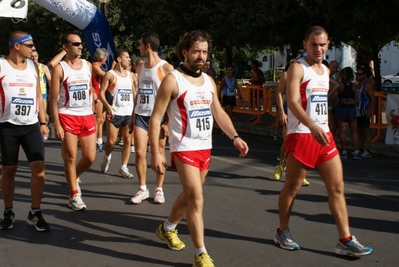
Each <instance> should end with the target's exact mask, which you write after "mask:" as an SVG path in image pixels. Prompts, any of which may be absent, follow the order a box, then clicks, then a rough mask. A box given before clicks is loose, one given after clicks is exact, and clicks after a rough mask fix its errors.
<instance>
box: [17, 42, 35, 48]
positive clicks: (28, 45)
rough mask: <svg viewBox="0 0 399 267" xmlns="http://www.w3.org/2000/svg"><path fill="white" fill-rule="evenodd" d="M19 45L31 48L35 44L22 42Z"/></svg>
mask: <svg viewBox="0 0 399 267" xmlns="http://www.w3.org/2000/svg"><path fill="white" fill-rule="evenodd" d="M20 45H23V46H26V47H29V48H33V47H34V46H35V44H24V43H20Z"/></svg>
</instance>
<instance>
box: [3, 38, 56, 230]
mask: <svg viewBox="0 0 399 267" xmlns="http://www.w3.org/2000/svg"><path fill="white" fill-rule="evenodd" d="M8 46H9V50H10V53H9V55H7V56H5V57H2V58H0V81H1V83H0V88H1V91H2V94H0V109H1V110H2V115H1V116H0V143H1V147H2V148H3V149H2V177H1V191H2V195H3V201H4V213H3V218H2V219H1V221H0V230H9V229H12V228H13V227H14V222H15V214H14V212H13V197H14V188H15V174H16V171H17V167H18V154H19V153H18V152H19V147H20V146H21V147H22V149H23V150H24V152H25V155H26V158H27V159H28V162H29V167H30V170H31V180H30V189H31V210H30V211H29V213H28V218H27V223H28V224H31V225H33V226H34V227H35V229H36V230H37V231H39V232H45V231H50V226H49V225H48V224H47V222H46V221H45V220H44V218H43V216H42V212H41V210H40V204H41V199H42V196H43V191H44V180H45V171H44V168H45V165H44V145H43V136H45V135H48V133H49V130H48V127H47V123H46V116H45V109H44V105H43V101H42V99H43V98H42V93H41V90H40V87H39V78H38V77H39V72H38V68H37V66H36V65H35V63H34V62H33V61H32V60H31V59H30V57H31V53H32V51H33V50H34V48H35V45H34V43H33V38H32V36H31V35H29V34H27V33H26V32H23V31H14V32H12V33H11V34H10V38H9V41H8ZM42 135H43V136H42Z"/></svg>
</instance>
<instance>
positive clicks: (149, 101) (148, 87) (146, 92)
mask: <svg viewBox="0 0 399 267" xmlns="http://www.w3.org/2000/svg"><path fill="white" fill-rule="evenodd" d="M140 86H141V88H139V90H138V96H137V97H138V98H137V106H139V107H140V108H141V109H142V110H152V109H153V108H154V102H155V94H154V90H155V89H154V88H152V82H143V83H142V84H140Z"/></svg>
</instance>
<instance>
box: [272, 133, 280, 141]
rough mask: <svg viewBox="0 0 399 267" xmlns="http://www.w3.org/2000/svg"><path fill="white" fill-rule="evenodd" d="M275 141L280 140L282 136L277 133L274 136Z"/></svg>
mask: <svg viewBox="0 0 399 267" xmlns="http://www.w3.org/2000/svg"><path fill="white" fill-rule="evenodd" d="M273 140H274V141H277V140H280V136H279V135H278V134H276V133H275V134H274V136H273Z"/></svg>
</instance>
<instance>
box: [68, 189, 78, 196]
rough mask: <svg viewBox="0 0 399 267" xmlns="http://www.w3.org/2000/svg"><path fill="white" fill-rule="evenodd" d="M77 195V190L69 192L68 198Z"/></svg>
mask: <svg viewBox="0 0 399 267" xmlns="http://www.w3.org/2000/svg"><path fill="white" fill-rule="evenodd" d="M77 194H79V190H73V191H71V195H70V197H73V196H74V195H77Z"/></svg>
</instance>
